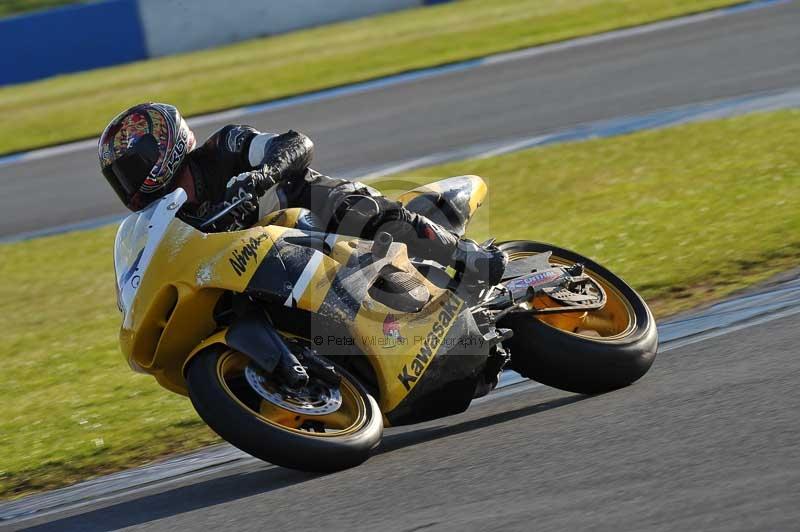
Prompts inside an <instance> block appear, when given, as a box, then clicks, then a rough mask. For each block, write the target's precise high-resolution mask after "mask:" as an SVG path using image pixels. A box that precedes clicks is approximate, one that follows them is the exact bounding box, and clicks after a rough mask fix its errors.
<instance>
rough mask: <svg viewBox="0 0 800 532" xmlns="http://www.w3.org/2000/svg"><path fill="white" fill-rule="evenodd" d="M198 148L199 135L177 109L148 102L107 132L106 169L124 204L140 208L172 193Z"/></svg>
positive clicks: (102, 145) (103, 140)
mask: <svg viewBox="0 0 800 532" xmlns="http://www.w3.org/2000/svg"><path fill="white" fill-rule="evenodd" d="M194 146H195V138H194V133H192V130H191V129H189V126H188V125H187V124H186V121H185V120H184V119H183V117H181V114H180V112H178V109H177V108H176V107H174V106H172V105H167V104H163V103H143V104H139V105H136V106H134V107H131V108H130V109H128V110H126V111H123V112H122V113H120V114H119V115H117V116H116V117H115V118H114V119H113V120H112V121H111V123H110V124H108V126H107V127H106V129H105V131H103V134H102V135H101V136H100V141H99V143H98V150H99V157H100V169H101V171H102V173H103V176H104V177H105V178H106V180H107V181H108V182H109V184H110V185H111V188H113V189H114V192H116V193H117V196H119V198H120V199H121V200H122V203H124V204H125V206H126V207H128V208H129V209H131V210H137V209H140V208H143V207H145V206H146V204H145V202H144V200H145V199H146V198H151V199H155V198H157V197H159V195H160V194H159V192H160V193H161V194H163V193H165V192H167V191H168V189H167V187H168V185H169V184H170V182H171V181H172V179H173V178H174V177H175V175H176V173H177V171H178V169H179V168H180V166H181V163H183V161H184V159H185V157H186V154H187V153H189V152H190V151H192V150H193V149H194ZM147 203H149V202H147Z"/></svg>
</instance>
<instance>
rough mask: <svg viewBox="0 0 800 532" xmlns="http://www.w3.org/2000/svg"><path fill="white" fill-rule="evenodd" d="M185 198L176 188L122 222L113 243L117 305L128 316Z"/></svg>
mask: <svg viewBox="0 0 800 532" xmlns="http://www.w3.org/2000/svg"><path fill="white" fill-rule="evenodd" d="M186 199H187V196H186V192H185V191H184V190H183V189H182V188H178V189H175V191H173V192H172V193H170V194H167V195H166V196H164V197H163V198H161V199H160V200H157V201H154V202H153V203H151V204H150V205H148V206H147V207H145V208H144V209H142V210H141V211H138V212H135V213H133V214H131V215H130V216H128V217H127V218H125V219H124V220H123V221H122V223H121V224H120V226H119V229H118V230H117V237H116V240H115V242H114V274H115V277H116V281H117V306H118V307H119V309H120V311H121V312H122V314H123V316H124V317H125V318H127V316H128V314H129V312H130V309H131V304H132V303H133V298H134V297H135V296H136V290H137V289H138V288H139V284H140V282H141V280H142V276H143V275H144V273H145V270H146V269H147V266H148V265H149V263H150V260H151V259H152V257H153V254H154V253H155V251H156V249H157V248H158V246H159V244H160V243H161V240H162V239H163V238H164V234H165V233H166V231H167V228H168V227H169V225H170V223H172V220H173V219H175V215H176V214H177V212H178V210H179V209H180V207H181V205H183V204H184V203H185V202H186Z"/></svg>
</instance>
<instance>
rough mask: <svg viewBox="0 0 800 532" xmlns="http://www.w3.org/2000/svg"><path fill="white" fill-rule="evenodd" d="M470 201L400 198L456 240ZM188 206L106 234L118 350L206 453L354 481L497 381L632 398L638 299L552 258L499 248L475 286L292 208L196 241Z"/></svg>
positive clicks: (575, 262)
mask: <svg viewBox="0 0 800 532" xmlns="http://www.w3.org/2000/svg"><path fill="white" fill-rule="evenodd" d="M486 190H487V189H486V184H485V183H484V181H483V180H482V179H481V178H480V177H477V176H460V177H454V178H449V179H445V180H442V181H438V182H435V183H432V184H430V185H426V186H423V187H419V188H416V189H414V190H411V191H409V192H406V193H404V194H402V195H401V196H400V197H399V198H398V199H399V200H400V201H401V202H402V203H403V204H404V205H405V206H406V208H408V209H410V210H412V211H415V212H419V213H421V214H424V215H426V216H428V217H429V218H431V219H433V220H434V221H436V222H438V223H441V224H443V225H445V226H446V227H448V228H449V229H451V230H453V231H454V232H456V233H458V234H459V235H463V234H464V231H465V229H466V226H467V223H468V222H469V220H470V218H471V217H472V216H473V214H474V213H475V211H476V210H477V208H478V207H479V206H480V204H481V203H482V202H483V200H484V197H485V195H486ZM186 200H187V195H186V192H185V191H184V190H182V189H177V190H175V191H174V192H172V193H171V194H169V195H167V196H165V197H163V198H162V199H160V200H159V201H156V202H154V203H153V204H151V205H150V206H148V207H147V208H145V209H144V210H142V211H140V212H137V213H134V214H132V215H130V216H128V217H127V218H126V219H125V220H124V221H123V222H122V223H121V225H120V227H119V230H118V232H117V236H116V242H115V252H114V265H115V273H116V280H117V296H118V306H119V308H120V310H121V313H122V326H121V329H120V346H121V350H122V352H123V354H124V355H125V357H126V358H127V361H128V363H129V365H130V366H131V368H132V369H133V370H135V371H138V372H143V373H147V374H150V375H152V376H153V377H155V379H156V380H157V381H158V383H159V384H161V385H162V386H163V387H165V388H166V389H168V390H170V391H172V392H175V393H178V394H181V395H185V396H188V397H189V398H190V400H191V402H192V404H193V406H194V408H195V409H196V410H197V413H198V414H199V415H200V417H201V418H202V419H203V420H204V421H205V422H206V423H207V424H208V425H209V427H211V428H212V429H213V430H214V431H215V432H216V433H217V434H219V435H220V436H221V437H222V438H224V439H225V440H227V441H228V442H230V443H231V444H233V445H234V446H236V447H238V448H239V449H242V450H243V451H245V452H247V453H249V454H251V455H253V456H255V457H258V458H260V459H263V460H265V461H268V462H271V463H274V464H278V465H281V466H285V467H290V468H295V469H300V470H307V471H334V470H339V469H344V468H348V467H352V466H355V465H357V464H359V463H361V462H363V461H364V460H366V459H367V458H368V457H369V454H370V451H371V450H372V449H373V448H374V447H376V446H377V445H378V444H379V443H380V440H381V436H382V432H383V429H384V427H387V426H398V425H407V424H413V423H419V422H422V421H426V420H431V419H436V418H440V417H443V416H449V415H453V414H457V413H459V412H462V411H464V410H466V409H467V407H468V406H469V404H470V402H471V401H472V400H473V399H474V398H476V397H480V396H482V395H485V394H487V393H489V392H490V391H491V390H492V388H493V387H494V386H496V384H497V382H498V379H499V375H500V373H501V372H502V371H503V370H505V369H509V368H510V369H513V370H515V371H517V372H519V373H520V374H521V375H523V376H524V377H528V378H530V379H534V380H536V381H538V382H541V383H544V384H547V385H550V386H553V387H556V388H560V389H563V390H567V391H570V392H576V393H581V394H597V393H603V392H607V391H610V390H615V389H618V388H621V387H624V386H627V385H629V384H631V383H633V382H634V381H636V380H637V379H639V378H640V377H641V376H642V375H644V374H645V373H646V372H647V371H648V369H649V368H650V366H651V365H652V363H653V360H654V358H655V356H656V349H657V344H658V337H657V332H656V326H655V321H654V319H653V316H652V314H651V312H650V310H649V309H648V307H647V305H646V304H645V302H644V301H643V299H642V298H641V297H640V296H639V295H638V294H637V293H636V292H635V291H634V290H633V289H632V288H631V287H629V286H628V285H627V284H626V283H625V282H624V281H622V279H620V278H619V277H617V276H616V275H614V274H613V273H612V272H610V271H609V270H607V269H606V268H604V267H603V266H601V265H599V264H597V263H595V262H594V261H592V260H591V259H589V258H587V257H584V256H582V255H579V254H577V253H574V252H572V251H569V250H566V249H562V248H559V247H556V246H553V245H550V244H544V243H540V242H531V241H525V240H515V241H509V242H503V243H500V244H498V245H499V247H500V248H501V249H503V250H504V251H505V252H506V253H507V255H508V258H509V263H508V266H507V268H506V271H505V273H504V275H503V279H502V281H501V282H500V283H499V284H497V285H496V286H488V285H486V284H483V283H481V282H480V281H478V282H466V281H465V279H463V278H462V277H461V276H460V275H459V274H457V273H456V274H453V271H452V270H448V269H447V268H445V267H443V266H442V265H439V264H436V263H434V262H432V261H430V260H426V259H425V258H424V257H409V256H408V254H407V248H406V246H405V245H404V244H400V243H397V242H394V241H393V239H392V237H391V235H390V234H388V233H385V232H383V233H378V234H377V235H376V236H375V237H374V240H365V239H361V238H357V237H353V236H347V235H342V234H335V233H328V232H325V230H324V228H323V227H321V225H320V224H319V223H317V222H316V220H315V219H314V217H313V216H312V215H311V213H309V211H307V210H304V209H299V208H290V209H282V210H277V211H274V212H267V213H266V215H264V216H262V217H261V219H260V221H259V223H258V224H256V225H255V226H253V227H250V228H240V229H238V230H233V231H223V232H205V230H202V229H196V228H194V227H193V226H192V225H189V224H187V223H185V222H184V221H182V220H181V218H180V217H179V216H177V214H178V212H179V210H180V208H181V206H182V205H183V204H184V203H185V202H186ZM234 207H236V205H231V206H230V207H229V208H228V209H226V210H225V211H222V212H220V213H219V214H218V215H216V216H214V217H213V218H212V219H209V220H208V221H207V225H204V226H203V227H204V228H206V227H210V225H209V224H213V223H214V222H215V220H217V219H218V218H219V217H220V216H222V215H225V214H226V211H228V210H229V209H231V208H234Z"/></svg>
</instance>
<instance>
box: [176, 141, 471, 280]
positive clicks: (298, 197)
mask: <svg viewBox="0 0 800 532" xmlns="http://www.w3.org/2000/svg"><path fill="white" fill-rule="evenodd" d="M313 150H314V145H313V143H312V142H311V140H310V139H309V138H308V137H306V136H305V135H303V134H301V133H297V132H294V131H289V132H288V133H284V134H282V135H271V134H264V133H260V132H259V131H257V130H255V129H254V128H252V127H249V126H242V125H229V126H226V127H223V128H222V129H220V130H219V131H217V132H216V133H214V134H213V135H212V136H211V137H210V138H209V139H208V140H207V141H206V142H205V143H203V145H202V146H200V147H198V148H197V149H195V150H194V151H192V152H191V153H189V154H188V156H187V163H186V164H188V170H189V173H190V174H191V182H192V185H193V187H194V190H193V194H190V198H192V197H193V201H191V202H190V203H188V204H186V205H185V206H184V209H183V212H184V214H186V215H188V216H186V218H185V219H186V220H187V221H191V220H197V219H200V218H202V217H204V216H207V215H208V214H209V213H211V212H213V210H214V208H215V206H217V205H219V204H220V203H221V202H223V201H224V200H225V197H226V190H227V188H228V185H229V181H231V177H233V176H237V175H239V174H242V173H244V172H252V174H251V176H248V179H254V180H255V181H256V190H257V195H258V196H261V195H263V194H265V193H267V194H270V195H271V197H273V198H274V203H275V205H274V207H275V208H276V209H277V208H281V209H283V208H288V207H303V208H306V209H309V210H310V211H311V212H312V213H314V215H316V217H317V218H318V219H319V220H321V221H322V223H323V224H324V225H326V226H327V230H329V231H338V232H340V233H342V234H349V235H352V236H360V237H363V238H372V237H373V236H374V235H375V234H376V233H377V232H378V231H387V232H389V233H390V234H391V235H392V236H393V237H394V238H395V240H396V241H399V242H402V243H404V244H406V246H407V247H408V249H409V254H410V255H412V256H420V257H426V258H431V259H434V260H436V261H437V262H439V263H441V264H445V265H448V264H451V263H452V261H453V252H454V250H455V248H456V245H457V244H458V237H457V236H456V235H455V234H453V233H452V232H450V231H448V230H447V229H445V228H443V227H442V226H440V225H438V224H436V223H434V222H432V221H430V220H429V219H427V218H425V217H424V216H421V215H419V214H416V213H413V212H411V211H409V210H407V209H405V208H404V207H403V206H402V204H400V203H399V202H397V201H392V200H389V199H387V198H385V197H383V196H382V195H380V194H379V193H378V192H377V191H376V190H375V189H373V188H371V187H368V186H366V185H364V184H361V183H358V182H352V181H347V180H344V179H334V178H331V177H328V176H325V175H322V174H320V173H319V172H316V171H314V170H312V169H310V168H309V164H310V162H311V158H312V156H313ZM184 186H185V183H184ZM272 195H274V196H272ZM262 214H263V213H262Z"/></svg>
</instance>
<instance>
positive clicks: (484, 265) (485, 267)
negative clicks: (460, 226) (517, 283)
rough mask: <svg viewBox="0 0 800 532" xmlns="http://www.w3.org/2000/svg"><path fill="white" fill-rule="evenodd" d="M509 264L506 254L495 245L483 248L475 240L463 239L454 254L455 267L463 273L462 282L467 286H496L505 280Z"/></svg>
mask: <svg viewBox="0 0 800 532" xmlns="http://www.w3.org/2000/svg"><path fill="white" fill-rule="evenodd" d="M507 264H508V257H507V256H506V254H505V253H503V252H502V251H500V249H499V248H498V247H497V246H495V245H493V244H489V245H487V246H482V245H480V244H478V243H477V242H475V241H474V240H468V239H461V240H459V241H458V244H456V249H455V251H454V252H453V266H454V267H455V268H456V270H458V271H460V272H461V275H462V277H461V280H462V282H464V283H466V284H479V283H481V282H485V283H486V284H488V285H489V286H493V285H496V284H497V283H499V282H500V280H501V279H502V278H503V272H504V271H505V269H506V265H507Z"/></svg>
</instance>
